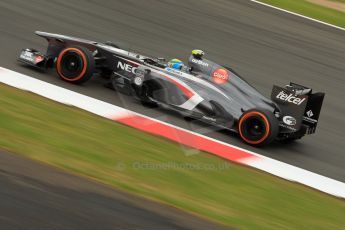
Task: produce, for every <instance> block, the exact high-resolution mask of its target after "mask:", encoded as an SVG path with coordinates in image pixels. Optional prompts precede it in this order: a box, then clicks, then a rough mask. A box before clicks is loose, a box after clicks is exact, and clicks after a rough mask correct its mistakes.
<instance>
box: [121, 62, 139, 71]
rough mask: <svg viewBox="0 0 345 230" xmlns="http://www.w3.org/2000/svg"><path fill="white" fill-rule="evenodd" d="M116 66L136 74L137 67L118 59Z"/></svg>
mask: <svg viewBox="0 0 345 230" xmlns="http://www.w3.org/2000/svg"><path fill="white" fill-rule="evenodd" d="M117 68H119V69H122V70H124V71H126V72H128V73H133V74H136V70H137V67H134V66H131V65H130V64H127V63H124V62H121V61H118V63H117Z"/></svg>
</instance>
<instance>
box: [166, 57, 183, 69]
mask: <svg viewBox="0 0 345 230" xmlns="http://www.w3.org/2000/svg"><path fill="white" fill-rule="evenodd" d="M168 66H169V67H170V68H173V69H177V70H181V69H182V68H183V66H184V64H183V62H182V61H181V60H180V59H177V58H174V59H171V60H170V61H169V62H168Z"/></svg>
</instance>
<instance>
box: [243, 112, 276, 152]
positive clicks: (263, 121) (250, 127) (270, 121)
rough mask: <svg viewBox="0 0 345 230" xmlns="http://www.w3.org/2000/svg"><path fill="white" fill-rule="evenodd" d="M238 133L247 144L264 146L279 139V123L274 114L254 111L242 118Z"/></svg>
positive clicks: (246, 113)
mask: <svg viewBox="0 0 345 230" xmlns="http://www.w3.org/2000/svg"><path fill="white" fill-rule="evenodd" d="M238 131H239V134H240V136H241V138H242V140H243V141H244V142H246V143H247V144H250V145H254V146H262V145H266V144H269V143H271V142H272V141H273V140H274V139H275V138H276V137H277V135H278V132H279V122H278V119H277V118H276V117H275V116H274V114H273V113H271V112H269V111H267V110H258V109H253V110H249V111H246V112H245V113H244V114H243V115H242V116H241V117H240V119H239V122H238Z"/></svg>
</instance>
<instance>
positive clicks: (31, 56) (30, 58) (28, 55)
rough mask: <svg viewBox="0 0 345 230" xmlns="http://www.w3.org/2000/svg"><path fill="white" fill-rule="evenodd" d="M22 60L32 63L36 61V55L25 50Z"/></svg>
mask: <svg viewBox="0 0 345 230" xmlns="http://www.w3.org/2000/svg"><path fill="white" fill-rule="evenodd" d="M20 58H21V59H24V60H27V61H30V62H32V61H34V54H33V53H31V52H29V51H26V50H25V51H23V52H22V53H21V54H20Z"/></svg>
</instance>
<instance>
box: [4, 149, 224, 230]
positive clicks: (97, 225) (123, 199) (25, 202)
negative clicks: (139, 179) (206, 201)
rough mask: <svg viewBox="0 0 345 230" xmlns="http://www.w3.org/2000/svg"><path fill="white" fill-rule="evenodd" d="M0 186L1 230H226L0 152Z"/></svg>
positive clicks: (153, 203) (144, 200)
mask: <svg viewBox="0 0 345 230" xmlns="http://www.w3.org/2000/svg"><path fill="white" fill-rule="evenodd" d="M0 186H1V190H0V200H1V202H0V228H1V229H2V230H7V229H15V230H19V229H26V230H29V229H32V230H37V229H49V230H54V229H58V230H62V229H66V230H67V229H73V230H76V229H82V230H86V229H92V230H94V229H119V230H139V229H143V230H145V229H147V230H155V229H157V230H165V229H166V230H175V229H181V230H187V229H190V230H191V229H198V230H199V229H205V230H208V229H217V230H218V229H219V230H225V229H228V228H225V227H224V226H221V225H218V224H215V223H210V222H208V221H206V220H203V219H201V218H198V217H196V216H193V215H190V214H188V213H184V212H181V211H180V210H177V209H175V208H172V207H168V206H163V205H160V204H157V203H155V202H152V201H148V200H146V199H142V198H139V197H136V196H132V195H129V194H127V193H124V192H121V191H118V190H116V189H114V188H110V187H108V186H105V185H102V184H99V183H97V182H93V181H90V180H87V179H84V178H80V177H77V176H73V175H70V174H66V173H64V172H61V171H60V170H57V169H55V168H52V167H50V166H47V165H44V164H40V163H37V162H34V161H31V160H28V159H26V158H22V157H20V156H18V155H15V154H10V153H5V152H0Z"/></svg>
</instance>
